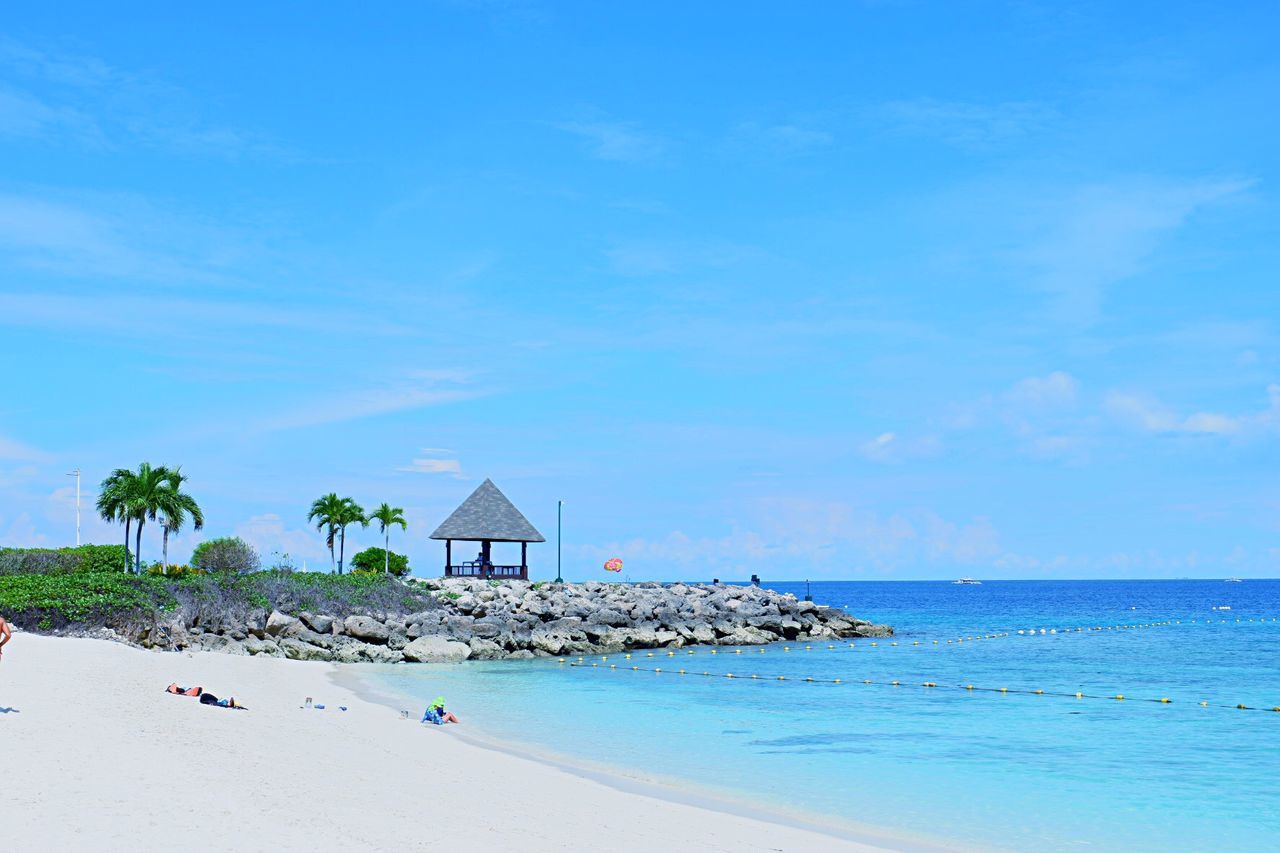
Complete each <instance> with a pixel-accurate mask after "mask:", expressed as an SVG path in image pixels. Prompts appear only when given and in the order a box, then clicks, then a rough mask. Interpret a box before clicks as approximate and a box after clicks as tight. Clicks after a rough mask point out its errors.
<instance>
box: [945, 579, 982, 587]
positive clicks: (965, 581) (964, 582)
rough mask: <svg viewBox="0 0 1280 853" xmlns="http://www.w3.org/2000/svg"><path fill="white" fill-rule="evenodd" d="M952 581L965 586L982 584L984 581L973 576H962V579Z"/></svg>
mask: <svg viewBox="0 0 1280 853" xmlns="http://www.w3.org/2000/svg"><path fill="white" fill-rule="evenodd" d="M952 583H953V584H957V583H958V584H962V585H964V586H982V581H976V580H974V579H973V578H960V580H956V581H952Z"/></svg>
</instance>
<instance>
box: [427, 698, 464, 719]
mask: <svg viewBox="0 0 1280 853" xmlns="http://www.w3.org/2000/svg"><path fill="white" fill-rule="evenodd" d="M422 722H424V723H435V724H436V725H437V726H443V725H444V724H445V723H457V722H461V721H460V720H459V719H458V718H457V717H455V716H454V715H453V714H451V713H449V712H448V711H446V710H445V709H444V697H443V696H437V697H436V698H435V701H434V702H432V703H431V704H430V705H428V706H427V710H426V711H424V712H423V713H422Z"/></svg>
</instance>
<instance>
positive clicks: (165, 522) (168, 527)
mask: <svg viewBox="0 0 1280 853" xmlns="http://www.w3.org/2000/svg"><path fill="white" fill-rule="evenodd" d="M168 473H169V477H168V479H167V480H166V481H165V483H164V486H163V488H161V490H160V493H159V495H158V498H159V500H158V503H157V511H158V512H159V514H160V525H161V527H162V528H163V529H164V546H163V550H162V553H163V561H164V562H163V565H164V572H165V574H168V573H169V534H170V533H177V532H178V531H179V530H181V529H182V525H183V523H184V522H185V521H186V520H187V517H188V516H190V517H191V523H192V526H193V527H195V529H196V530H200V529H201V528H203V527H204V513H203V512H202V511H201V510H200V505H199V504H197V503H196V499H195V498H193V497H191V495H189V494H187V493H186V492H184V491H182V484H183V482H184V481H185V480H186V479H187V477H186V475H185V474H183V473H182V467H181V466H179V467H177V468H174V469H173V470H172V471H169V472H168Z"/></svg>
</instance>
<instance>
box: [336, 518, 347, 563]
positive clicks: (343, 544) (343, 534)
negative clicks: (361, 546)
mask: <svg viewBox="0 0 1280 853" xmlns="http://www.w3.org/2000/svg"><path fill="white" fill-rule="evenodd" d="M346 555H347V528H346V527H339V528H338V574H342V560H343V558H344V557H346Z"/></svg>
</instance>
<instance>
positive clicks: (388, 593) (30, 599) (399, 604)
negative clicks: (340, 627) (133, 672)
mask: <svg viewBox="0 0 1280 853" xmlns="http://www.w3.org/2000/svg"><path fill="white" fill-rule="evenodd" d="M112 568H113V569H114V566H113V567H112ZM437 606H439V605H438V604H437V603H436V601H435V599H434V598H432V596H431V594H430V592H428V591H426V590H418V589H416V588H415V587H414V585H412V584H404V583H402V582H400V581H398V580H396V579H394V578H389V577H385V576H383V574H382V573H381V572H376V573H373V574H358V575H357V574H352V575H331V574H320V573H316V572H255V573H253V574H247V575H236V574H214V573H210V574H191V573H185V572H184V573H175V574H170V575H167V576H166V575H159V574H146V575H141V576H134V575H125V574H122V573H120V572H119V571H114V570H113V571H110V572H91V573H81V574H60V575H14V576H9V577H6V578H5V579H4V581H3V583H0V613H4V614H5V617H6V618H7V619H9V620H10V621H12V622H13V623H14V624H15V625H17V626H18V627H19V628H23V629H26V630H39V631H50V630H58V629H63V628H95V627H110V628H117V629H118V628H127V627H133V626H139V625H143V626H145V625H148V624H151V623H154V622H155V621H156V620H157V619H158V618H162V617H164V616H166V615H170V614H173V613H174V612H175V611H176V612H177V615H179V616H181V618H182V619H183V621H184V622H185V623H186V624H188V625H203V626H210V625H229V624H238V625H244V624H245V623H246V622H247V621H248V620H249V619H257V620H259V622H260V623H261V620H263V619H265V617H266V615H267V614H268V613H269V612H271V611H272V610H280V611H281V612H284V613H289V614H295V615H296V614H297V613H300V612H302V611H304V610H306V611H310V612H313V613H327V614H329V615H331V616H335V617H338V618H344V617H346V616H350V615H352V614H369V615H374V616H378V617H380V618H385V617H387V616H390V615H393V614H408V613H416V612H418V611H421V610H429V609H431V608H433V607H437Z"/></svg>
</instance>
